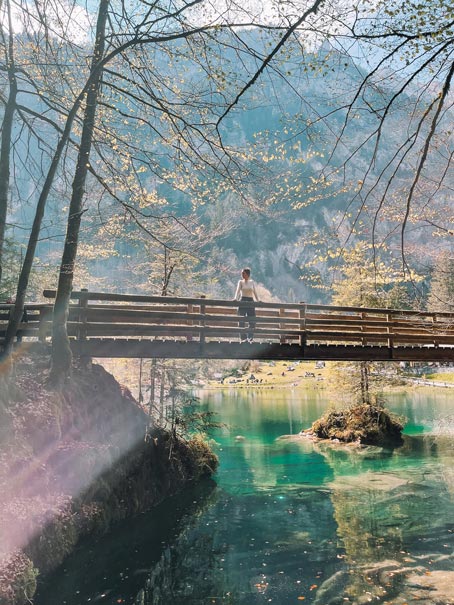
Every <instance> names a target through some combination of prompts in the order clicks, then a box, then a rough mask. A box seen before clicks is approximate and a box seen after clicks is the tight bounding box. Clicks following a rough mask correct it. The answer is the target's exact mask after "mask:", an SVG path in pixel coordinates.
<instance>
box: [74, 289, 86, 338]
mask: <svg viewBox="0 0 454 605" xmlns="http://www.w3.org/2000/svg"><path fill="white" fill-rule="evenodd" d="M80 291H81V292H84V293H85V292H86V293H87V294H86V295H85V294H81V296H80V298H79V312H78V315H77V321H78V324H79V325H78V327H77V339H78V340H86V339H87V306H88V289H87V288H81V290H80Z"/></svg>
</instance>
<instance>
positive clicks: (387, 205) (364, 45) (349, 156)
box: [305, 0, 454, 276]
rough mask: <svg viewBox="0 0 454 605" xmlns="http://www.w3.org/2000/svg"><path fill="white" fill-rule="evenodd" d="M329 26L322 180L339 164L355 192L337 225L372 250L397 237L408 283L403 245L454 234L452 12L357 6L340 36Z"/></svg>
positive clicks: (440, 5) (420, 6)
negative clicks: (332, 71) (332, 70)
mask: <svg viewBox="0 0 454 605" xmlns="http://www.w3.org/2000/svg"><path fill="white" fill-rule="evenodd" d="M330 28H331V25H330V24H329V23H328V24H327V26H326V29H325V32H326V37H327V38H328V39H329V40H330V42H331V49H329V47H327V50H326V52H327V54H331V55H332V56H333V60H334V58H335V57H337V66H338V67H337V69H336V71H337V76H338V77H337V79H336V81H335V82H336V84H335V85H336V89H334V87H333V98H332V103H331V106H330V107H329V108H328V110H327V111H326V112H324V117H322V118H321V116H320V115H319V114H316V115H315V116H314V117H313V124H314V125H317V126H318V125H319V124H320V121H321V120H322V121H324V122H325V124H326V128H327V134H329V136H330V138H331V140H333V141H334V144H333V145H332V146H331V152H330V153H329V154H328V155H327V160H326V166H325V173H326V174H330V173H332V171H333V165H337V166H339V165H342V166H343V170H342V175H343V178H344V179H350V183H351V185H352V191H351V199H350V203H349V204H348V207H346V208H345V211H344V213H343V216H342V217H341V219H340V220H339V221H338V228H339V230H342V229H345V228H346V225H350V226H351V228H352V229H353V230H355V231H360V232H361V233H365V232H368V233H369V237H370V239H371V241H372V242H373V244H374V245H375V246H377V247H379V245H380V244H381V243H382V242H384V241H388V242H389V240H390V239H391V240H392V239H395V240H398V241H397V242H396V243H398V245H399V247H400V253H401V258H402V260H403V270H404V272H405V273H406V274H407V276H408V275H409V274H410V273H411V266H410V265H411V262H412V261H413V260H414V258H416V256H415V255H414V256H413V259H411V260H410V252H411V251H412V249H411V243H410V245H406V244H408V243H409V242H408V239H410V240H412V239H414V238H415V233H418V234H419V235H420V237H421V238H425V237H426V234H430V233H437V234H438V235H445V234H447V233H448V232H452V231H453V227H454V208H453V205H452V203H451V188H452V179H451V176H450V175H451V173H452V165H453V164H452V162H453V153H454V147H453V137H452V83H453V76H454V61H453V54H452V53H453V48H454V28H453V11H452V6H451V5H448V4H446V2H444V0H435V1H434V2H430V3H414V2H405V1H403V0H398V1H397V2H393V3H390V2H389V1H388V0H379V1H378V2H374V3H370V2H369V1H368V0H360V1H359V2H353V3H352V4H351V6H350V10H349V11H346V14H345V16H344V18H343V19H341V20H340V21H339V24H338V35H337V36H330V34H329V32H330V31H331V30H330ZM353 70H355V71H356V77H355V79H354V80H353V79H351V78H350V77H349V76H350V74H351V73H352V72H353ZM342 74H344V75H345V76H346V77H344V78H343V77H342ZM347 81H349V82H350V84H349V87H350V90H348V88H347V85H346V83H347ZM369 118H373V119H369ZM396 120H397V121H399V122H400V125H401V127H402V129H401V128H399V129H398V132H396V130H395V128H393V126H392V125H393V124H394V123H395V121H396ZM305 127H307V122H306V125H305ZM336 158H337V162H335V160H336ZM410 231H411V238H410V237H407V236H408V235H409V233H410Z"/></svg>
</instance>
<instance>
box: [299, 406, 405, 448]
mask: <svg viewBox="0 0 454 605" xmlns="http://www.w3.org/2000/svg"><path fill="white" fill-rule="evenodd" d="M402 429H403V425H402V423H401V422H400V420H399V419H398V418H397V417H396V416H394V415H393V414H392V413H391V412H389V411H388V410H386V409H385V408H383V407H380V406H376V405H368V404H360V405H355V406H352V407H349V408H347V409H345V410H331V411H329V412H328V413H327V414H325V415H324V416H322V417H321V418H320V419H319V420H316V421H315V422H314V423H313V424H312V427H311V429H310V430H309V431H305V432H304V433H306V434H309V433H310V434H311V435H314V436H315V437H318V438H319V439H329V440H338V441H341V442H343V443H352V442H356V443H360V444H363V445H386V444H391V443H392V444H398V443H401V442H402V435H401V433H402Z"/></svg>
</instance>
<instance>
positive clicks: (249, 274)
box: [241, 267, 251, 277]
mask: <svg viewBox="0 0 454 605" xmlns="http://www.w3.org/2000/svg"><path fill="white" fill-rule="evenodd" d="M241 273H246V275H247V276H248V277H250V276H251V270H250V269H249V267H245V268H244V269H243V270H242V271H241Z"/></svg>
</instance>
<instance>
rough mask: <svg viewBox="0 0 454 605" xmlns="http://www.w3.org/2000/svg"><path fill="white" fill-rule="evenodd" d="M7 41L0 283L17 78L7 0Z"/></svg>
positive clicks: (1, 146) (0, 161)
mask: <svg viewBox="0 0 454 605" xmlns="http://www.w3.org/2000/svg"><path fill="white" fill-rule="evenodd" d="M7 10H8V29H9V32H8V33H9V43H8V50H7V51H6V50H5V54H6V67H7V71H8V84H9V92H8V99H7V101H6V105H5V111H4V114H3V123H2V138H1V143H0V283H1V281H2V276H3V252H4V247H5V232H6V217H7V213H8V198H9V179H10V158H11V134H12V130H13V122H14V113H15V110H16V98H17V80H16V66H15V64H14V40H13V30H12V22H11V7H10V3H9V1H8V2H7Z"/></svg>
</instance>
